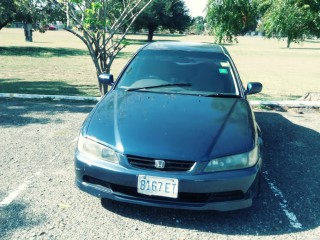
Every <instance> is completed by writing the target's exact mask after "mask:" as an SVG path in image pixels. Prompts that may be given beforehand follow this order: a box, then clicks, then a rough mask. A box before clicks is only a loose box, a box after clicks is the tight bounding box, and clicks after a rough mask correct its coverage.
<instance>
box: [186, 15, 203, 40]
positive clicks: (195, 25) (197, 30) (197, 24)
mask: <svg viewBox="0 0 320 240" xmlns="http://www.w3.org/2000/svg"><path fill="white" fill-rule="evenodd" d="M205 23H206V21H205V19H204V18H203V17H201V16H199V17H195V18H193V19H192V25H191V26H190V28H189V31H190V32H191V33H193V34H196V35H200V34H203V33H204V31H205Z"/></svg>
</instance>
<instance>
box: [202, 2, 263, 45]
mask: <svg viewBox="0 0 320 240" xmlns="http://www.w3.org/2000/svg"><path fill="white" fill-rule="evenodd" d="M256 19H257V11H256V6H255V4H254V2H253V1H250V0H209V1H208V12H207V21H208V26H209V27H210V30H211V32H212V33H213V34H214V36H215V38H216V41H217V42H219V43H222V42H233V40H235V41H236V38H235V37H236V36H237V35H240V34H245V33H246V32H248V31H250V30H254V29H255V28H256V26H257V20H256Z"/></svg>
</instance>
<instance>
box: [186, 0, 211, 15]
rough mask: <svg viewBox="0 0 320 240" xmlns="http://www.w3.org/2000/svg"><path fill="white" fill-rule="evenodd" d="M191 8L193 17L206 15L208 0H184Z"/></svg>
mask: <svg viewBox="0 0 320 240" xmlns="http://www.w3.org/2000/svg"><path fill="white" fill-rule="evenodd" d="M184 1H185V3H186V5H187V7H188V8H189V10H190V13H191V16H192V17H198V16H203V17H204V16H205V13H204V12H203V10H204V9H205V8H206V4H207V2H208V0H184Z"/></svg>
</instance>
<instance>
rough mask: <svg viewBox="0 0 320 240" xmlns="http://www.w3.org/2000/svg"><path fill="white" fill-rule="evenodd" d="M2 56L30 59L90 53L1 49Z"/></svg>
mask: <svg viewBox="0 0 320 240" xmlns="http://www.w3.org/2000/svg"><path fill="white" fill-rule="evenodd" d="M0 55H2V56H28V57H41V58H50V57H69V56H85V55H89V53H88V51H86V50H81V49H74V48H48V47H0Z"/></svg>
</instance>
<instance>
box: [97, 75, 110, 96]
mask: <svg viewBox="0 0 320 240" xmlns="http://www.w3.org/2000/svg"><path fill="white" fill-rule="evenodd" d="M98 81H99V88H100V93H101V96H103V95H105V94H106V93H107V92H108V85H109V86H112V85H113V75H112V74H108V73H102V74H100V75H99V77H98Z"/></svg>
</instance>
